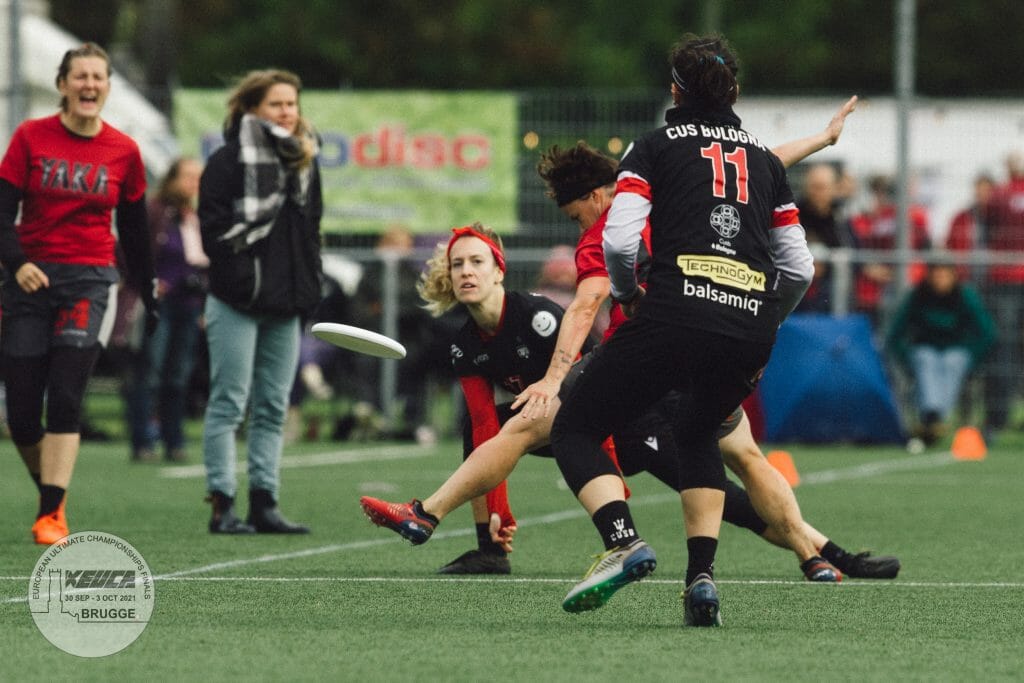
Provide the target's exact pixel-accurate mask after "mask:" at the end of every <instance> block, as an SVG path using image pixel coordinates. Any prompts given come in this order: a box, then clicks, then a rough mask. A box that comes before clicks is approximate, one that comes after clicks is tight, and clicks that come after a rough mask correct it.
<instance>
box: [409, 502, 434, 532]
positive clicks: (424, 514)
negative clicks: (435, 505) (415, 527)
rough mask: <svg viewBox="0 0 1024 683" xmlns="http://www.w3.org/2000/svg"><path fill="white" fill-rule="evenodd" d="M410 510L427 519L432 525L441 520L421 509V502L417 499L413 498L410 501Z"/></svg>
mask: <svg viewBox="0 0 1024 683" xmlns="http://www.w3.org/2000/svg"><path fill="white" fill-rule="evenodd" d="M412 511H413V512H414V513H415V514H416V516H417V517H422V518H423V519H425V520H427V521H428V522H430V523H431V524H433V525H434V526H437V525H438V524H440V523H441V520H439V519H438V518H437V517H435V516H434V515H432V514H430V513H429V512H427V511H426V510H424V509H423V503H421V502H420V501H418V500H414V501H413V502H412Z"/></svg>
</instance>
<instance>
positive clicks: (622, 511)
mask: <svg viewBox="0 0 1024 683" xmlns="http://www.w3.org/2000/svg"><path fill="white" fill-rule="evenodd" d="M591 520H592V521H593V522H594V526H596V527H597V532H598V533H599V534H601V540H602V541H604V549H605V550H611V549H612V548H617V547H620V546H624V545H629V544H630V543H632V542H633V541H637V540H639V539H640V534H638V533H637V532H636V527H635V526H634V525H633V516H632V515H631V514H629V505H627V504H626V501H624V500H613V501H612V502H610V503H608V504H607V505H604V506H602V507H601V508H600V509H599V510H598V511H597V512H595V513H594V516H593V517H592V518H591Z"/></svg>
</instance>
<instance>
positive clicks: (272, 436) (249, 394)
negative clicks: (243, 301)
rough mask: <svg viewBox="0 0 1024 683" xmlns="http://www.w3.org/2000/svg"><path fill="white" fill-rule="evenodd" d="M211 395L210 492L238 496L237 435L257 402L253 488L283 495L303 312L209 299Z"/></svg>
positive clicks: (206, 458) (206, 455)
mask: <svg viewBox="0 0 1024 683" xmlns="http://www.w3.org/2000/svg"><path fill="white" fill-rule="evenodd" d="M206 338H207V342H208V343H209V348H210V400H209V403H208V404H207V406H206V418H205V424H204V427H203V462H204V463H205V465H206V483H207V490H209V491H220V492H221V493H224V494H226V495H229V496H234V495H235V491H236V488H237V486H236V481H235V458H236V449H235V433H236V432H237V430H238V428H239V427H240V426H241V424H242V420H243V419H244V417H245V411H246V406H247V405H249V404H250V403H251V406H252V408H251V413H252V414H251V420H250V423H249V440H248V441H249V443H248V465H249V487H250V488H256V489H266V490H267V491H270V492H271V494H272V495H273V496H274V498H275V499H276V498H277V491H278V488H279V483H280V480H279V470H280V463H281V447H282V444H283V431H284V421H285V414H286V412H287V409H288V392H289V390H290V389H291V386H292V381H293V380H294V379H295V370H296V367H297V365H298V361H299V318H298V316H294V317H289V318H282V317H278V316H264V315H258V314H248V313H243V312H241V311H238V310H236V309H234V308H232V307H231V306H229V305H228V304H226V303H224V302H223V301H221V300H220V299H218V298H217V297H215V296H213V295H210V296H207V297H206Z"/></svg>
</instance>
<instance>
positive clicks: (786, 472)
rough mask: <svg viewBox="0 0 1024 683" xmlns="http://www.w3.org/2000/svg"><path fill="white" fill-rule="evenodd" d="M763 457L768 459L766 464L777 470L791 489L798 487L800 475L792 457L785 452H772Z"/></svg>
mask: <svg viewBox="0 0 1024 683" xmlns="http://www.w3.org/2000/svg"><path fill="white" fill-rule="evenodd" d="M765 457H766V458H767V459H768V464H769V465H771V466H772V467H774V468H775V469H777V470H778V471H779V473H780V474H782V478H783V479H785V480H786V482H787V483H788V484H789V485H790V486H791V487H792V488H796V487H797V486H799V485H800V473H799V472H797V471H796V463H794V462H793V456H791V455H790V454H789V453H788V452H786V451H772V452H770V453H769V454H768V455H766V456H765Z"/></svg>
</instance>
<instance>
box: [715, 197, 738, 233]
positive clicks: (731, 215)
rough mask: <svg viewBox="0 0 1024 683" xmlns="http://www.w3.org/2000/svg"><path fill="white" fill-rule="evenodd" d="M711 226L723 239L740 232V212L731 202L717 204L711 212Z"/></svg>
mask: <svg viewBox="0 0 1024 683" xmlns="http://www.w3.org/2000/svg"><path fill="white" fill-rule="evenodd" d="M710 222H711V227H712V228H714V229H715V232H717V233H718V234H719V235H721V236H722V237H724V238H725V239H727V240H728V239H732V238H733V237H735V236H736V235H738V234H740V212H739V211H737V210H736V207H734V206H732V205H731V204H719V205H718V206H716V207H715V208H714V210H713V211H712V212H711V218H710Z"/></svg>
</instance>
